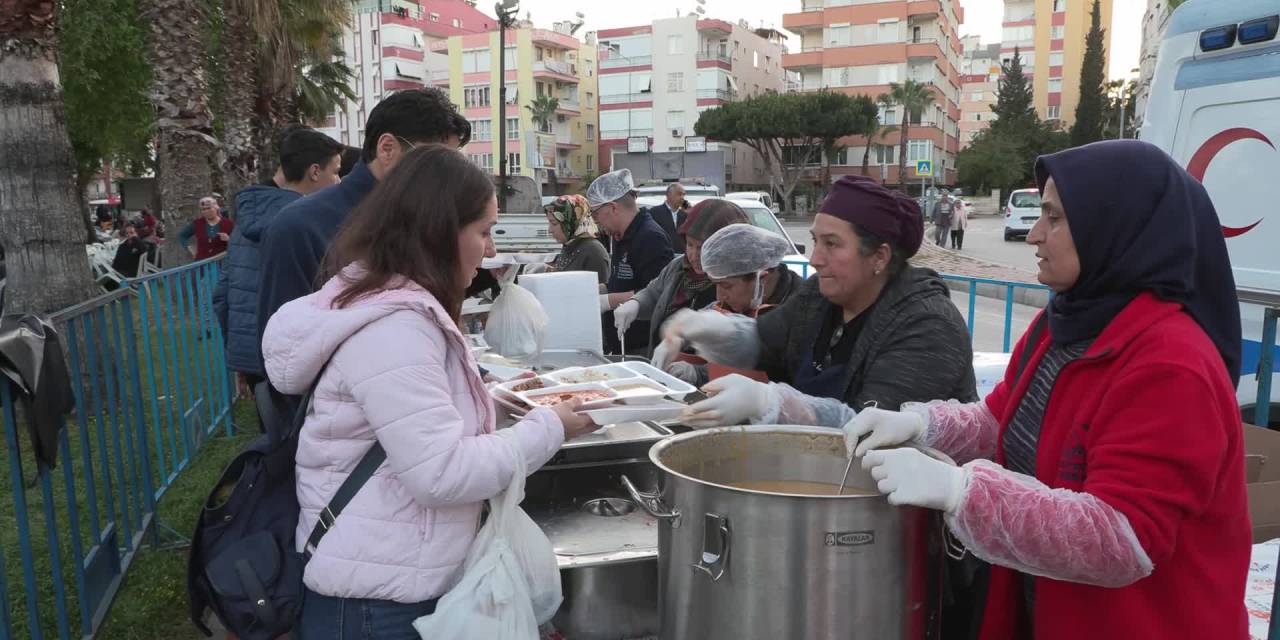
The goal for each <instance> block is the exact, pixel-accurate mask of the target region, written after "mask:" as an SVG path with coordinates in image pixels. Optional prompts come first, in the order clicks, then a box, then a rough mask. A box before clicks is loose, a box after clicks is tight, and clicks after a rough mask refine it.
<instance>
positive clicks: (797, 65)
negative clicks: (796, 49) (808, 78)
mask: <svg viewBox="0 0 1280 640" xmlns="http://www.w3.org/2000/svg"><path fill="white" fill-rule="evenodd" d="M821 66H822V49H821V48H819V49H818V50H817V51H805V52H804V53H784V54H782V68H783V69H803V68H805V67H821Z"/></svg>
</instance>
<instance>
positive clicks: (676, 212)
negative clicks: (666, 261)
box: [649, 182, 689, 253]
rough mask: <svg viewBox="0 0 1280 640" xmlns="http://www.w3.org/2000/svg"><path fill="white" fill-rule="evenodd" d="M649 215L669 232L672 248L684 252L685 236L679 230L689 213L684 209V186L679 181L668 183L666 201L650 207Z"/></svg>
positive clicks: (668, 237)
mask: <svg viewBox="0 0 1280 640" xmlns="http://www.w3.org/2000/svg"><path fill="white" fill-rule="evenodd" d="M649 215H650V216H653V221H654V222H656V223H658V226H659V227H662V230H663V231H664V232H665V233H666V234H667V239H668V240H670V241H671V249H672V250H673V251H675V252H676V253H684V236H681V235H680V233H679V231H677V230H678V229H679V228H680V227H682V226H684V221H685V218H686V217H687V216H688V215H689V214H688V212H687V211H685V210H684V186H682V185H681V184H680V183H679V182H673V183H671V184H670V185H668V186H667V200H666V202H663V203H662V204H660V205H658V206H656V207H650V208H649Z"/></svg>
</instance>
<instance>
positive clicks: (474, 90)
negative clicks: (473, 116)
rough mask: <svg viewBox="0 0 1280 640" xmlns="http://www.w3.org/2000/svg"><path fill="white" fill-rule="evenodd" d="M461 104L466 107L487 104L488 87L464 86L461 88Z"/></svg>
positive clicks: (485, 105) (484, 105)
mask: <svg viewBox="0 0 1280 640" xmlns="http://www.w3.org/2000/svg"><path fill="white" fill-rule="evenodd" d="M462 104H463V106H464V107H468V108H470V107H487V106H489V87H466V88H464V89H463V90H462Z"/></svg>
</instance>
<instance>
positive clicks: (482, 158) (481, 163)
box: [468, 153, 493, 173]
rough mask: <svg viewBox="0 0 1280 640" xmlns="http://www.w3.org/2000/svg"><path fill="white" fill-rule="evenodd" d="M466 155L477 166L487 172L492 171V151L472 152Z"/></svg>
mask: <svg viewBox="0 0 1280 640" xmlns="http://www.w3.org/2000/svg"><path fill="white" fill-rule="evenodd" d="M468 157H470V158H471V161H472V162H474V163H475V165H476V166H477V167H480V168H481V169H484V170H485V171H488V172H489V173H493V154H492V153H473V154H471V155H470V156H468Z"/></svg>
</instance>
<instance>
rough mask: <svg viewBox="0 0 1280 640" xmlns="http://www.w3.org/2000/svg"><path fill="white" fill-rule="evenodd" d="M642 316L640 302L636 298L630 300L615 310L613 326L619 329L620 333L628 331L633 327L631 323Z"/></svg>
mask: <svg viewBox="0 0 1280 640" xmlns="http://www.w3.org/2000/svg"><path fill="white" fill-rule="evenodd" d="M639 316H640V303H639V302H637V301H636V300H634V299H632V300H628V301H626V302H624V303H622V304H620V305H618V308H617V309H614V310H613V326H614V327H616V328H617V329H618V335H619V336H621V335H622V334H624V333H626V332H627V329H630V328H631V323H633V322H635V321H636V318H638V317H639Z"/></svg>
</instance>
